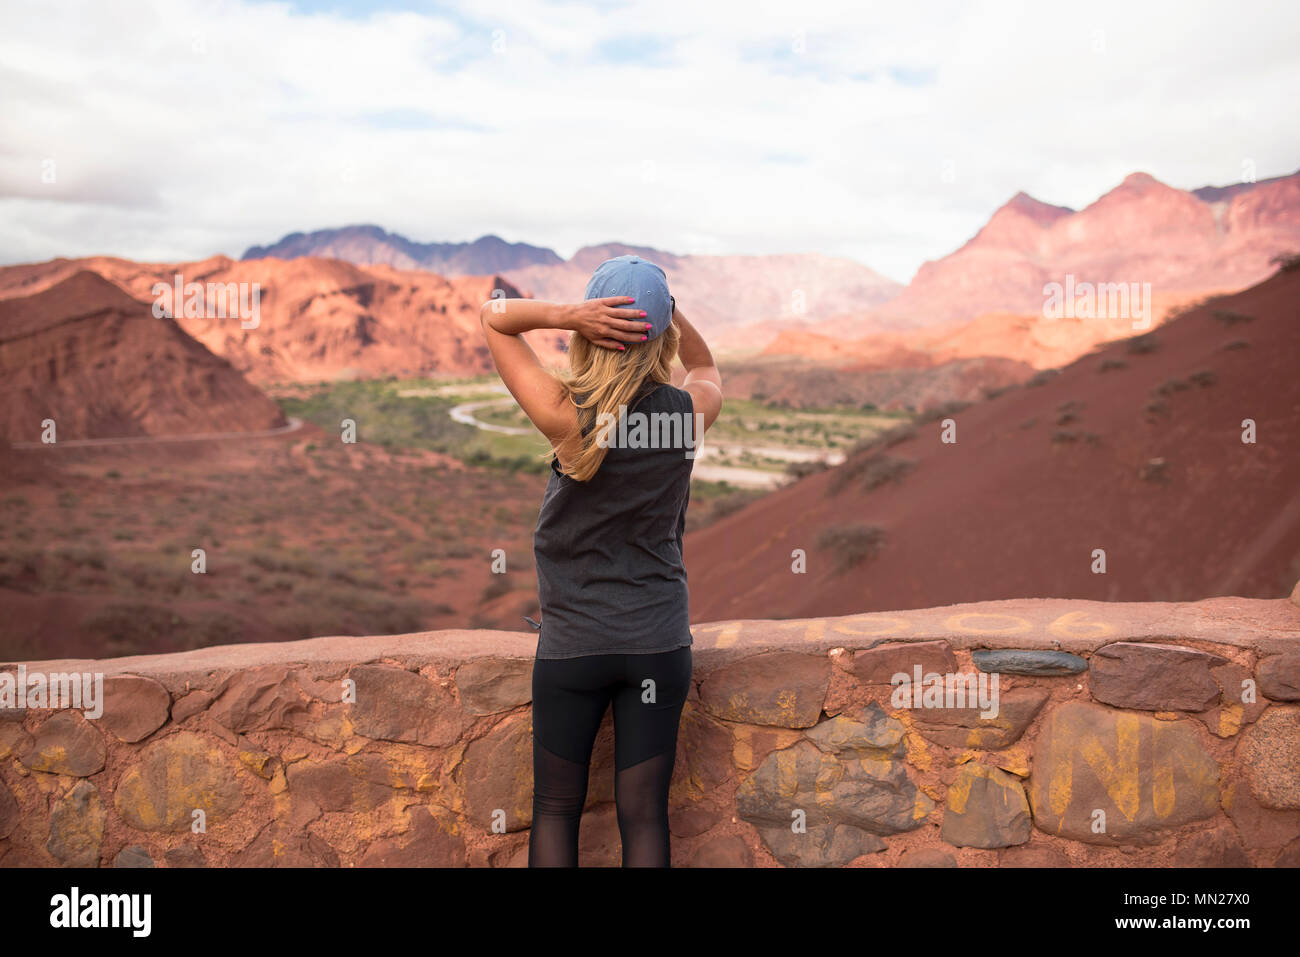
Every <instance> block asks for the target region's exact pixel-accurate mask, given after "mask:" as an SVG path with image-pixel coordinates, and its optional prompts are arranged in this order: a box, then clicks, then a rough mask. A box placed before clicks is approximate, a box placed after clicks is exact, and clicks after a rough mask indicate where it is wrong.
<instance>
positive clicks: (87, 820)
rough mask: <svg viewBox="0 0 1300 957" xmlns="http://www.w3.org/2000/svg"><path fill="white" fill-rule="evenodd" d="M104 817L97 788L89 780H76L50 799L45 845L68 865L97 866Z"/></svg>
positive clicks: (105, 818) (102, 803) (102, 837)
mask: <svg viewBox="0 0 1300 957" xmlns="http://www.w3.org/2000/svg"><path fill="white" fill-rule="evenodd" d="M107 819H108V815H107V814H106V813H105V811H104V802H103V801H101V800H100V798H99V790H98V788H96V787H95V785H93V784H91V783H90V782H89V781H78V782H77V783H76V784H75V785H74V786H73V788H72V790H71V791H69V792H68V793H67V794H65V795H64V796H63V797H61V798H59V799H58V800H57V801H56V802H54V809H53V810H52V811H51V812H50V837H49V840H48V841H46V843H45V849H46V850H47V851H49V852H50V855H51V856H52V857H53V858H54V859H55V860H57V861H59V862H60V863H61V864H65V865H67V866H68V867H98V866H99V848H100V845H101V844H102V843H103V841H104V822H105V821H106V820H107Z"/></svg>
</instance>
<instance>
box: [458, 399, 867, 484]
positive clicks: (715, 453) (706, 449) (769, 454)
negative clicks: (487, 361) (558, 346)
mask: <svg viewBox="0 0 1300 957" xmlns="http://www.w3.org/2000/svg"><path fill="white" fill-rule="evenodd" d="M483 391H485V392H487V391H490V392H502V393H506V395H507V397H506V398H502V399H475V400H474V401H473V402H464V403H461V404H460V405H458V406H456V407H454V408H453V409H451V411H450V413H449V414H450V415H451V417H452V419H453V420H454V421H456V422H460V423H461V424H463V425H472V426H474V427H475V428H476V429H482V430H483V431H485V432H497V433H499V434H501V435H535V434H536V430H534V429H530V428H522V427H519V426H513V425H497V424H496V423H495V422H484V421H483V420H482V419H480V418H478V417H477V416H476V415H475V413H476V412H481V411H482V410H484V409H494V408H503V409H504V408H509V407H512V406H514V404H515V400H514V399H513V398H509V393H508V390H507V389H506V388H505V386H495V387H489V388H485V389H484V390H483ZM745 452H750V453H753V454H754V455H759V456H762V457H763V458H768V459H777V460H778V461H782V462H825V463H827V464H828V465H839V464H840V463H841V462H843V461H844V453H843V452H820V451H817V450H816V449H792V448H786V447H784V446H775V445H746V444H743V443H740V442H712V441H710V442H706V443H705V444H704V445H702V446H700V450H699V452H698V453H697V454H696V457H695V467H694V468H693V469H692V471H691V475H692V477H693V478H698V479H704V480H706V481H710V482H729V483H730V484H732V485H737V486H741V487H744V488H777V487H779V486H781V485H784V484H785V483H786V482H788V481H789V476H787V475H786V474H785V473H783V472H771V471H766V470H764V469H751V468H745V467H743V466H738V465H710V464H709V463H708V462H707V461H706V459H708V458H710V457H715V458H717V457H726V456H736V455H741V454H743V453H745Z"/></svg>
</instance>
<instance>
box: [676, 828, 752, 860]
mask: <svg viewBox="0 0 1300 957" xmlns="http://www.w3.org/2000/svg"><path fill="white" fill-rule="evenodd" d="M687 866H688V867H753V866H754V852H753V851H752V850H750V847H749V845H748V844H746V843H745V841H744V839H743V838H742V837H740V835H738V834H722V835H719V836H718V837H715V838H712V839H710V840H706V841H704V842H703V843H702V844H698V845H696V847H695V849H694V850H692V851H691V857H690V860H689V861H688V862H687Z"/></svg>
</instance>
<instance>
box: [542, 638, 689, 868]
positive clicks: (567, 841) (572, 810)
mask: <svg viewBox="0 0 1300 957" xmlns="http://www.w3.org/2000/svg"><path fill="white" fill-rule="evenodd" d="M691 664H692V662H691V647H690V645H686V646H684V647H681V648H676V649H674V650H672V651H665V652H659V653H656V654H642V655H584V656H583V657H580V658H561V659H537V660H536V661H534V662H533V828H532V833H531V834H530V835H529V839H528V866H529V867H557V866H558V867H576V866H577V864H578V826H579V823H580V822H581V819H582V806H583V804H585V803H586V800H587V772H588V769H589V767H590V764H591V749H592V745H593V744H595V741H596V732H597V731H599V730H600V723H601V721H602V720H603V719H604V717H605V711H606V710H607V709H608V708H609V705H610V702H611V701H612V702H613V703H614V800H615V802H616V805H617V810H618V830H619V834H620V836H621V837H622V839H623V866H624V867H668V866H669V861H668V785H669V782H670V781H671V780H672V776H673V763H674V761H675V760H676V757H677V724H678V722H679V721H680V719H681V715H682V705H683V704H685V703H686V696H687V693H688V692H689V691H690V687H691Z"/></svg>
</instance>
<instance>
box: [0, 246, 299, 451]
mask: <svg viewBox="0 0 1300 957" xmlns="http://www.w3.org/2000/svg"><path fill="white" fill-rule="evenodd" d="M0 383H2V384H0V395H3V402H0V409H3V413H2V414H0V434H2V435H3V436H4V437H5V438H7V439H9V440H11V441H15V442H18V441H22V442H35V441H39V440H40V438H41V431H42V426H41V422H42V420H44V419H53V420H54V422H55V424H56V428H57V432H56V438H57V439H58V440H66V439H86V438H107V437H119V436H138V435H187V434H195V433H209V432H248V431H257V430H262V429H269V428H274V427H276V426H279V425H283V424H284V423H285V420H284V417H283V415H282V413H281V412H280V408H279V406H277V405H276V404H275V403H274V402H272V401H271V400H270V399H268V398H267V397H266V396H264V395H263V394H262V393H261V392H259V391H258V390H257V389H255V388H254V387H253V386H251V385H249V383H248V382H247V381H246V380H245V379H244V377H243V376H241V375H240V374H239V373H238V372H237V371H235V369H233V368H231V365H230V363H229V362H227V361H226V360H225V359H222V358H219V357H218V356H215V355H213V354H212V353H211V352H210V351H209V350H208V349H207V348H206V347H205V346H203V345H201V344H200V343H198V342H196V341H195V340H194V339H193V338H191V337H190V336H189V335H187V334H186V333H185V332H184V331H183V330H182V329H181V328H180V326H178V325H177V324H176V322H175V321H174V320H172V319H167V318H162V319H158V318H155V317H154V315H153V309H152V306H151V305H150V304H149V303H144V302H140V301H138V300H136V299H132V298H131V297H130V296H128V295H127V294H126V293H125V292H123V291H122V290H121V289H120V288H119V287H118V286H116V285H114V284H113V283H111V282H109V281H108V280H107V279H105V278H103V277H102V276H100V275H98V274H97V273H94V272H91V271H89V270H84V269H83V270H78V271H76V272H74V273H73V274H72V275H71V276H69V277H68V278H66V279H63V280H61V281H59V282H57V283H55V284H53V285H52V286H50V287H48V288H46V289H45V290H43V291H41V292H37V293H35V294H32V295H27V296H19V297H15V298H9V299H3V300H0Z"/></svg>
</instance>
